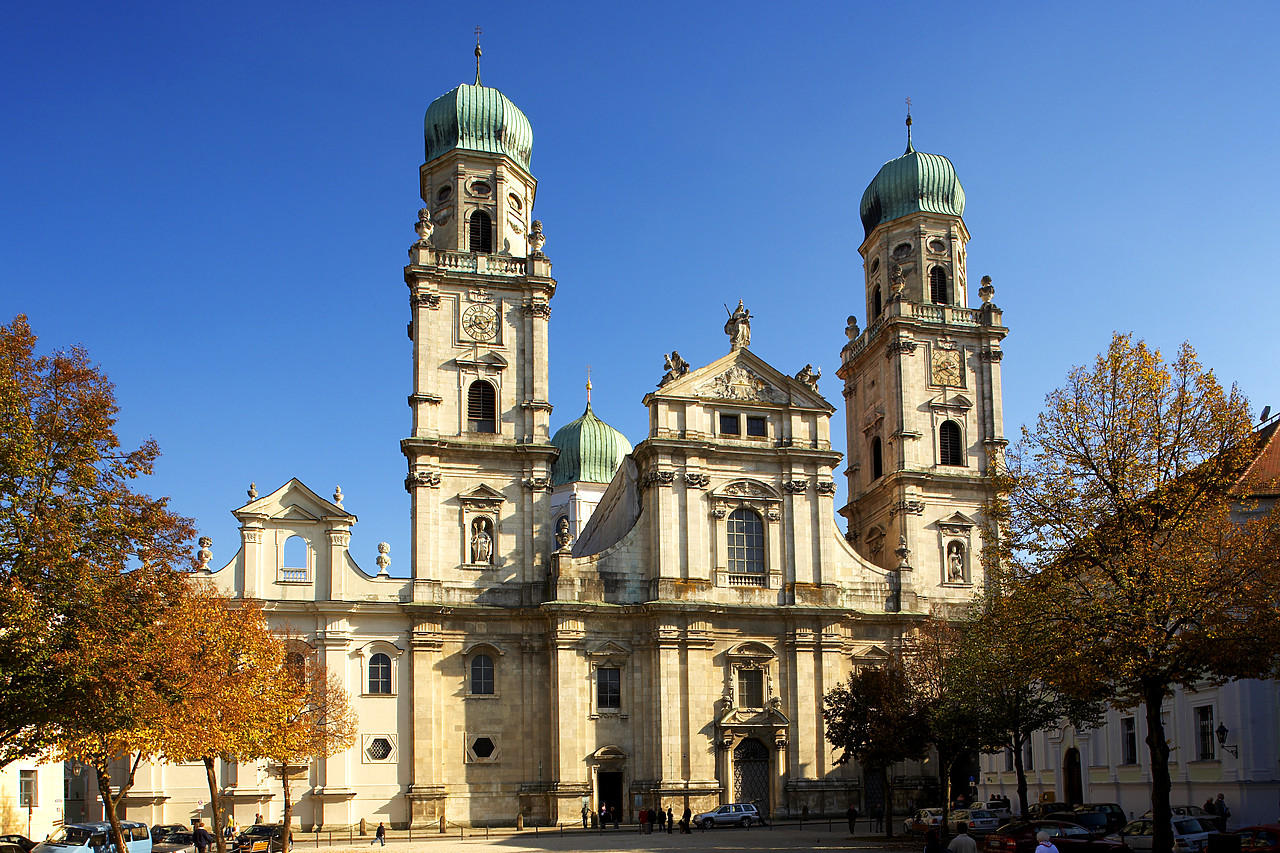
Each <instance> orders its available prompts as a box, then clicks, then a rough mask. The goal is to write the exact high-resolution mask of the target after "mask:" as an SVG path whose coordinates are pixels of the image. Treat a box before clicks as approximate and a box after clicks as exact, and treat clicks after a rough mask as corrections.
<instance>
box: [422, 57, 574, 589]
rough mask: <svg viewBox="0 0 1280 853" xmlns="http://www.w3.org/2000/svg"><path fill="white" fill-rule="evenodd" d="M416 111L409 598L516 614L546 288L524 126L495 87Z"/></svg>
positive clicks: (543, 464) (541, 548)
mask: <svg viewBox="0 0 1280 853" xmlns="http://www.w3.org/2000/svg"><path fill="white" fill-rule="evenodd" d="M478 57H479V48H478V47H477V73H476V82H475V84H474V85H466V84H463V85H461V86H458V87H457V88H455V89H454V90H452V91H451V92H448V93H447V94H445V95H442V96H441V97H439V98H437V99H436V100H435V101H434V102H432V104H431V105H430V106H429V107H428V108H427V113H426V121H425V128H424V139H425V143H426V156H425V162H424V163H423V165H422V167H421V169H420V170H419V182H420V189H421V195H422V201H423V203H424V205H425V207H424V208H423V209H422V210H421V211H420V212H419V214H418V223H417V226H416V228H417V232H418V240H417V242H415V243H414V244H413V245H412V247H411V248H410V249H409V264H408V266H406V267H405V269H404V278H405V283H406V284H408V286H409V303H410V322H409V326H408V332H409V337H410V339H411V340H412V341H413V391H412V394H411V395H410V396H409V406H410V409H411V410H412V413H413V416H412V422H413V426H412V433H411V435H410V436H409V437H408V438H406V439H404V440H403V441H402V442H401V448H402V450H403V452H404V454H405V457H406V459H407V461H408V469H409V470H408V476H407V478H406V480H405V488H406V489H407V490H408V491H409V493H410V495H411V497H412V520H413V540H412V550H413V553H412V560H413V576H414V600H415V602H444V601H453V602H458V603H466V602H472V601H477V600H484V601H485V602H487V603H493V604H499V605H504V604H505V605H509V606H520V605H523V604H528V603H530V602H531V601H532V600H534V599H535V598H536V594H535V592H534V590H536V589H537V588H538V587H539V585H540V584H542V583H545V577H546V572H547V566H546V563H547V560H548V553H547V551H548V543H549V542H550V541H551V536H550V532H549V530H548V529H546V525H547V524H548V517H549V515H550V493H549V489H550V481H549V477H550V467H551V463H552V461H553V460H554V458H555V455H556V449H555V448H554V447H553V446H552V445H551V442H550V415H551V405H550V403H549V402H548V389H547V334H548V321H549V318H550V316H551V297H552V295H553V294H554V293H555V288H556V283H555V280H554V279H553V278H552V277H551V262H550V261H549V260H547V257H546V255H545V254H543V252H542V246H543V243H544V239H543V237H542V225H541V223H540V222H538V221H536V220H533V219H532V216H531V214H532V210H533V203H534V195H535V192H536V190H537V181H536V180H535V179H534V177H533V175H532V173H531V172H530V170H529V168H530V166H529V164H530V156H531V153H532V149H533V131H532V129H531V128H530V125H529V121H528V119H527V118H525V116H524V114H523V113H522V112H520V110H519V109H517V108H516V106H515V105H514V104H513V103H512V102H511V101H510V100H508V99H507V97H506V96H505V95H503V94H502V93H501V92H500V91H498V90H497V89H493V88H489V87H486V86H482V85H481V84H480V75H479V69H478Z"/></svg>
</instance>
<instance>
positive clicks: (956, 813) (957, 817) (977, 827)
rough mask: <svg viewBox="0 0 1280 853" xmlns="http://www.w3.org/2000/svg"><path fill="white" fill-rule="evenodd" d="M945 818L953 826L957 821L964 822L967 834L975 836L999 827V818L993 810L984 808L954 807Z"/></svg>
mask: <svg viewBox="0 0 1280 853" xmlns="http://www.w3.org/2000/svg"><path fill="white" fill-rule="evenodd" d="M947 818H948V820H950V821H951V825H952V826H953V827H954V826H955V825H956V824H957V823H963V824H965V826H966V828H967V829H968V830H969V834H970V835H972V836H975V837H977V836H982V835H986V834H987V833H989V832H995V831H996V830H997V829H998V828H999V827H1000V820H999V818H997V817H996V815H995V812H991V811H987V810H986V809H975V808H968V809H954V810H953V811H952V812H951V814H949V815H948V816H947Z"/></svg>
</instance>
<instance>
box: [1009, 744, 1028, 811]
mask: <svg viewBox="0 0 1280 853" xmlns="http://www.w3.org/2000/svg"><path fill="white" fill-rule="evenodd" d="M1025 745H1026V740H1025V738H1024V736H1023V734H1022V732H1014V737H1013V770H1014V772H1015V773H1016V774H1017V775H1018V805H1020V806H1021V807H1022V814H1021V817H1022V819H1023V820H1028V819H1029V815H1028V814H1027V809H1028V807H1029V806H1030V804H1029V803H1028V802H1027V767H1026V763H1025V762H1024V761H1023V760H1022V747H1023V746H1025Z"/></svg>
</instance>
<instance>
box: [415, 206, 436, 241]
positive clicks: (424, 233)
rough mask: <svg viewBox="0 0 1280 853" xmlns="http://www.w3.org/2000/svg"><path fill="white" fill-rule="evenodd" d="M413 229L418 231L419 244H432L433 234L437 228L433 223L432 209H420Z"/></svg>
mask: <svg viewBox="0 0 1280 853" xmlns="http://www.w3.org/2000/svg"><path fill="white" fill-rule="evenodd" d="M413 230H414V231H417V232H418V242H417V243H416V245H418V246H430V245H431V235H432V233H433V232H435V230H436V226H435V225H433V224H432V223H431V211H430V210H429V209H428V208H425V207H424V208H422V209H421V210H419V211H418V221H417V222H416V223H415V224H414V226H413Z"/></svg>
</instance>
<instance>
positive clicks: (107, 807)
mask: <svg viewBox="0 0 1280 853" xmlns="http://www.w3.org/2000/svg"><path fill="white" fill-rule="evenodd" d="M108 760H109V759H105V758H104V759H102V761H101V762H97V761H95V762H94V763H93V772H94V774H96V776H97V777H98V794H99V796H101V797H102V809H103V811H105V812H106V813H107V822H108V823H110V824H111V837H112V839H114V841H115V845H116V849H117V850H128V849H129V848H128V847H127V846H126V843H127V841H128V839H126V838H125V837H124V830H123V829H122V828H121V826H120V818H118V817H117V816H116V798H115V797H113V796H111V771H110V770H109V769H108V768H107V762H108ZM124 791H125V789H123V788H122V789H121V791H120V793H121V794H122V795H123V794H124Z"/></svg>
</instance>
